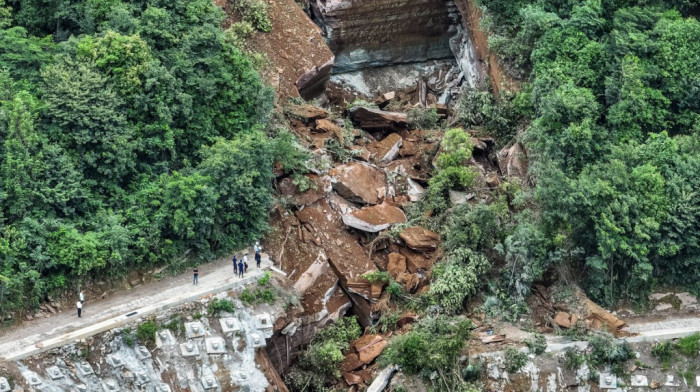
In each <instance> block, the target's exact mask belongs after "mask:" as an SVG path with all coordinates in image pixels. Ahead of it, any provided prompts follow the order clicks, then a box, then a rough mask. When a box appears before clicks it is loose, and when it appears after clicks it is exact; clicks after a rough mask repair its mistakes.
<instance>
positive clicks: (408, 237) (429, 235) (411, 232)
mask: <svg viewBox="0 0 700 392" xmlns="http://www.w3.org/2000/svg"><path fill="white" fill-rule="evenodd" d="M399 237H401V239H402V240H403V241H404V242H405V243H406V246H408V247H409V248H411V249H414V250H417V251H419V252H432V251H434V250H436V249H437V247H438V245H439V244H440V235H439V234H438V233H436V232H434V231H430V230H427V229H424V228H422V227H420V226H413V227H409V228H408V229H404V230H403V231H402V232H401V233H399Z"/></svg>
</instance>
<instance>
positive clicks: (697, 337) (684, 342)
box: [676, 333, 700, 358]
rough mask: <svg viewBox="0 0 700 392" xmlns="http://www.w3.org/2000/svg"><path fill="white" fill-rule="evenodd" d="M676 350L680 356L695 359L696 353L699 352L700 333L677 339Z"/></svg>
mask: <svg viewBox="0 0 700 392" xmlns="http://www.w3.org/2000/svg"><path fill="white" fill-rule="evenodd" d="M676 348H677V349H678V351H680V353H681V354H683V355H685V356H687V357H691V358H695V357H697V356H698V351H699V350H700V333H694V334H692V335H690V336H686V337H684V338H680V339H678V344H677V345H676Z"/></svg>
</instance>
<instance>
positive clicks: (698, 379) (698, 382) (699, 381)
mask: <svg viewBox="0 0 700 392" xmlns="http://www.w3.org/2000/svg"><path fill="white" fill-rule="evenodd" d="M695 385H696V386H698V387H700V376H695Z"/></svg>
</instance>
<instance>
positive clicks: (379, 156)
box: [367, 133, 403, 163]
mask: <svg viewBox="0 0 700 392" xmlns="http://www.w3.org/2000/svg"><path fill="white" fill-rule="evenodd" d="M402 144H403V139H402V138H401V136H399V135H398V134H396V133H392V134H391V135H389V136H387V137H385V138H384V139H383V140H381V141H379V142H375V143H370V144H369V145H368V146H367V150H368V151H369V152H370V154H371V155H370V156H371V158H372V160H373V161H374V162H375V163H389V162H391V161H393V160H394V159H395V158H396V156H397V155H399V149H400V148H401V145H402Z"/></svg>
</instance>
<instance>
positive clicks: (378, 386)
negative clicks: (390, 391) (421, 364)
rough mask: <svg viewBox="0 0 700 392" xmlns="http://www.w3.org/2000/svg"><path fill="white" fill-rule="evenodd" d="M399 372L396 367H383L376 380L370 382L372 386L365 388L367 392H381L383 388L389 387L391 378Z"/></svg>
mask: <svg viewBox="0 0 700 392" xmlns="http://www.w3.org/2000/svg"><path fill="white" fill-rule="evenodd" d="M398 370H399V367H398V365H391V366H387V367H385V368H384V369H383V370H382V371H381V372H379V374H378V375H377V378H375V379H374V381H372V384H371V385H370V386H369V388H367V392H381V391H383V390H384V388H386V387H387V385H389V381H391V377H392V376H393V375H394V373H396V372H397V371H398Z"/></svg>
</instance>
